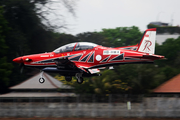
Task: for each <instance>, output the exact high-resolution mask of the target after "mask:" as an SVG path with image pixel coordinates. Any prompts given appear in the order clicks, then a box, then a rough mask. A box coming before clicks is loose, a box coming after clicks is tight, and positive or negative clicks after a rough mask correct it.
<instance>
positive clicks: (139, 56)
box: [13, 45, 163, 68]
mask: <svg viewBox="0 0 180 120" xmlns="http://www.w3.org/2000/svg"><path fill="white" fill-rule="evenodd" d="M143 55H147V54H146V53H141V52H137V51H136V46H130V47H122V48H121V47H119V48H109V47H103V46H99V45H97V46H95V47H94V48H92V49H86V50H76V51H75V50H74V49H73V50H72V51H68V52H59V53H55V52H48V53H42V54H33V55H26V56H22V57H18V58H16V59H14V60H13V61H14V62H17V63H24V65H25V66H31V67H48V66H49V67H53V66H54V67H55V66H56V63H55V61H54V60H55V59H64V58H68V59H69V60H70V61H72V62H73V63H75V64H81V66H84V67H85V68H98V67H105V66H112V65H117V64H126V63H150V62H153V61H154V60H155V59H160V58H161V57H163V56H158V57H156V58H143Z"/></svg>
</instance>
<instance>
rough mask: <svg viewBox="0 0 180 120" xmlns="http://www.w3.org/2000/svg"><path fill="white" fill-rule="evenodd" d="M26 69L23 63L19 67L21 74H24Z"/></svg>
mask: <svg viewBox="0 0 180 120" xmlns="http://www.w3.org/2000/svg"><path fill="white" fill-rule="evenodd" d="M24 67H25V66H24V63H21V64H20V66H19V69H20V73H23V70H24Z"/></svg>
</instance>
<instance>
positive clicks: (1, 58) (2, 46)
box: [0, 6, 12, 93]
mask: <svg viewBox="0 0 180 120" xmlns="http://www.w3.org/2000/svg"><path fill="white" fill-rule="evenodd" d="M9 29H10V28H9V27H8V23H7V21H6V20H5V18H4V16H3V8H2V6H0V93H4V92H7V86H8V85H9V76H10V74H11V70H12V64H11V63H8V62H7V57H6V52H7V49H8V46H7V45H6V41H5V38H6V36H5V34H6V33H7V32H8V30H9Z"/></svg>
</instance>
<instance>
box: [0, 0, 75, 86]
mask: <svg viewBox="0 0 180 120" xmlns="http://www.w3.org/2000/svg"><path fill="white" fill-rule="evenodd" d="M52 3H55V1H51V0H1V1H0V5H1V6H3V9H4V12H3V13H2V14H3V16H4V18H5V19H6V20H7V22H8V26H9V27H10V28H11V29H9V31H8V32H6V33H5V34H3V35H5V36H6V38H5V41H6V45H7V46H8V47H9V49H7V53H6V56H7V62H12V60H13V59H14V58H16V57H19V56H23V55H27V54H33V53H40V52H47V51H52V47H51V46H52V45H49V44H50V43H51V41H52V40H53V39H54V34H53V33H54V29H57V28H58V26H54V25H50V23H51V21H50V20H49V19H48V18H46V15H47V14H48V13H49V14H53V13H52V12H53V9H52V8H51V7H50V6H49V5H50V4H52ZM73 3H75V2H73V1H72V0H62V1H60V2H57V3H56V4H61V6H65V7H64V8H67V9H68V11H69V12H70V13H72V14H73V15H74V7H73V5H74V4H73ZM58 13H60V12H58ZM61 13H62V12H61ZM57 17H59V16H57ZM59 18H60V17H59ZM61 19H63V17H61ZM44 21H46V22H45V23H44ZM47 22H49V24H47ZM58 25H59V26H64V27H62V29H64V28H65V26H66V24H64V23H61V24H58ZM53 49H54V48H53ZM13 66H14V67H13V70H12V74H11V75H10V76H9V78H10V79H11V81H10V85H14V84H17V83H19V82H21V81H22V80H24V79H25V78H27V73H30V72H31V70H25V71H24V73H23V74H20V72H19V65H17V64H15V63H13ZM28 77H29V76H28Z"/></svg>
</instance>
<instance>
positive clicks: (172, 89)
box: [153, 74, 180, 93]
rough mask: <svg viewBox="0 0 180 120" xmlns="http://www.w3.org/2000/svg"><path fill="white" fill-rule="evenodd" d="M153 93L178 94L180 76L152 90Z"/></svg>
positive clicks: (179, 91)
mask: <svg viewBox="0 0 180 120" xmlns="http://www.w3.org/2000/svg"><path fill="white" fill-rule="evenodd" d="M153 92H154V93H180V74H178V75H176V76H175V77H173V78H171V79H170V80H168V81H166V82H165V83H163V84H162V85H160V86H159V87H157V88H155V89H154V90H153Z"/></svg>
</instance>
